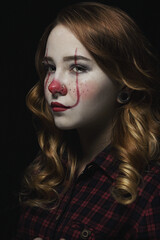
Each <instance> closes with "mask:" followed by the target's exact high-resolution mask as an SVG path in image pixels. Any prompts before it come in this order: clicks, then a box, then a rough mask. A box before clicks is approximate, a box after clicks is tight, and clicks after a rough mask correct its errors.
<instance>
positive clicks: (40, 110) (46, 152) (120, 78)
mask: <svg viewBox="0 0 160 240" xmlns="http://www.w3.org/2000/svg"><path fill="white" fill-rule="evenodd" d="M58 24H62V25H63V26H65V27H67V28H68V29H70V30H71V31H72V33H73V34H74V35H75V36H76V37H77V38H78V39H79V41H80V42H81V43H82V44H83V45H84V47H85V48H86V49H87V50H88V52H89V53H90V55H91V56H92V57H93V58H94V59H95V61H96V63H97V64H98V65H99V66H100V68H101V69H102V70H103V71H104V72H105V73H106V74H107V75H108V76H109V77H110V78H111V79H113V80H114V81H115V82H117V83H119V84H121V85H122V86H126V87H128V88H129V89H131V90H132V97H131V99H130V101H129V102H128V103H127V104H124V105H123V104H121V105H119V107H118V108H117V110H116V113H115V116H114V118H113V130H112V137H111V144H112V146H113V147H114V149H115V150H116V154H117V158H118V159H119V160H120V164H119V175H118V177H117V179H116V182H115V186H114V188H112V189H111V192H112V195H113V197H114V198H115V199H116V201H118V202H119V203H122V204H130V203H132V202H133V201H134V200H135V199H136V197H137V194H138V186H139V184H140V180H141V176H142V173H143V170H144V169H145V168H146V167H147V165H148V164H149V163H150V162H151V161H158V160H159V156H160V150H159V140H160V79H159V72H158V61H157V59H156V57H155V56H154V55H153V54H152V51H151V50H150V49H151V47H150V44H149V43H148V41H147V40H146V39H145V37H144V36H143V34H142V33H141V31H140V30H139V28H138V27H137V25H136V24H135V22H134V21H133V20H132V19H131V18H130V17H129V16H128V15H127V14H126V13H124V12H123V11H122V10H120V9H118V8H115V7H111V6H107V5H104V4H101V3H95V2H92V3H91V2H89V3H88V2H83V3H77V4H74V5H71V6H68V7H66V8H65V9H63V10H61V11H60V13H59V14H58V16H57V18H56V19H55V20H54V22H53V23H51V24H50V25H49V26H48V27H47V29H46V30H45V32H44V34H43V36H42V38H41V40H40V43H39V46H38V50H37V53H36V60H35V63H36V69H37V72H38V74H39V81H38V82H37V83H36V85H35V86H34V87H33V88H32V89H31V90H30V92H29V93H28V95H27V98H26V99H27V106H28V108H29V109H30V110H31V111H32V112H33V115H34V118H35V119H36V126H37V134H38V141H39V145H40V148H41V154H40V156H39V157H37V158H36V160H35V161H33V162H32V163H31V165H30V166H29V167H28V168H27V170H26V174H25V177H24V182H23V183H24V184H23V190H22V192H21V194H20V196H21V201H23V202H24V203H25V204H28V205H30V206H38V207H41V208H44V207H46V206H50V204H51V206H53V205H54V206H56V204H57V203H58V199H59V186H61V187H62V189H63V190H64V191H65V190H66V189H67V188H68V187H69V185H70V184H71V182H72V179H73V177H74V174H75V171H76V168H77V160H78V158H79V156H80V153H81V151H80V149H78V147H77V146H78V145H79V144H77V143H78V137H77V135H76V130H67V131H62V130H60V129H58V128H57V127H56V126H55V124H54V119H53V116H52V114H51V112H50V110H49V107H48V104H47V103H46V100H45V98H44V79H45V74H46V73H45V70H44V67H43V65H42V60H43V58H44V54H45V48H46V42H47V39H48V36H49V34H50V32H51V30H52V29H53V28H54V27H55V26H56V25H58ZM64 41H65V40H64ZM64 159H65V161H63V160H64ZM64 165H65V167H64ZM64 169H65V170H64ZM52 203H54V204H53V205H52Z"/></svg>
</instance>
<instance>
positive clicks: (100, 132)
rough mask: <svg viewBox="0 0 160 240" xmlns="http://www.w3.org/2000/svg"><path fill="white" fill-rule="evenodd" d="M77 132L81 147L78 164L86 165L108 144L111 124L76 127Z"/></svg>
mask: <svg viewBox="0 0 160 240" xmlns="http://www.w3.org/2000/svg"><path fill="white" fill-rule="evenodd" d="M78 134H79V139H80V144H81V149H82V160H80V162H81V163H80V164H83V165H86V164H87V163H88V162H90V161H91V160H92V159H93V158H94V157H96V155H97V154H98V153H100V152H101V151H102V150H103V149H104V148H105V147H107V145H109V144H110V139H111V124H108V125H107V126H105V127H104V125H103V126H102V125H99V126H94V127H92V126H90V127H87V128H85V129H84V128H83V129H78Z"/></svg>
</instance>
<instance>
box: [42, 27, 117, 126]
mask: <svg viewBox="0 0 160 240" xmlns="http://www.w3.org/2000/svg"><path fill="white" fill-rule="evenodd" d="M43 63H44V67H45V68H46V77H45V81H44V92H45V98H46V101H47V103H48V104H49V106H50V109H51V111H52V114H53V118H54V122H55V125H56V126H57V127H58V128H60V129H78V128H82V127H86V126H88V125H90V124H91V123H92V124H93V123H94V124H102V122H105V121H108V118H110V117H111V116H112V114H111V113H112V112H114V109H115V103H116V97H117V92H118V89H117V87H116V85H115V84H114V83H113V81H112V80H111V79H110V78H109V77H108V76H107V75H106V74H105V73H104V72H103V71H102V70H101V69H100V68H99V66H98V65H97V63H96V62H95V60H94V59H93V58H92V57H91V56H90V54H89V52H88V51H87V50H86V48H85V47H84V46H83V45H82V44H81V42H80V41H79V40H78V39H77V38H76V37H75V36H74V35H73V33H72V32H71V31H70V30H69V29H67V28H66V27H64V26H63V25H57V26H56V27H55V28H54V29H53V30H52V31H51V33H50V35H49V37H48V40H47V45H46V53H45V57H44V60H43Z"/></svg>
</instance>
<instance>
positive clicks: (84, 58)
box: [43, 55, 91, 62]
mask: <svg viewBox="0 0 160 240" xmlns="http://www.w3.org/2000/svg"><path fill="white" fill-rule="evenodd" d="M73 60H84V61H91V60H90V59H89V58H86V57H84V56H81V55H76V56H67V57H64V58H63V61H64V62H67V61H73ZM43 61H46V62H48V61H50V62H54V61H53V58H52V57H49V56H45V57H44V58H43Z"/></svg>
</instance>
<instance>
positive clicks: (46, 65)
mask: <svg viewBox="0 0 160 240" xmlns="http://www.w3.org/2000/svg"><path fill="white" fill-rule="evenodd" d="M42 64H43V66H44V70H45V72H46V73H47V72H50V73H54V72H55V71H56V67H55V66H54V65H53V64H50V63H46V62H42Z"/></svg>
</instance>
